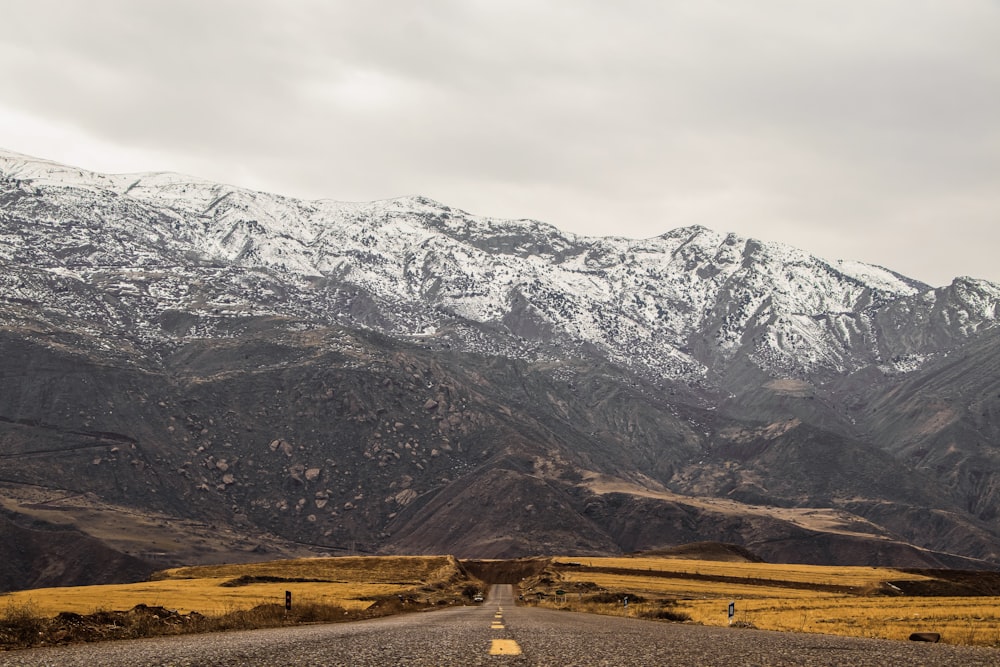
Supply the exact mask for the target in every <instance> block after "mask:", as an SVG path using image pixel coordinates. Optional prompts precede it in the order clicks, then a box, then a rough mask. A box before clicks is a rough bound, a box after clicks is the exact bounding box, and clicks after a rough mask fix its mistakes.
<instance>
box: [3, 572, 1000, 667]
mask: <svg viewBox="0 0 1000 667" xmlns="http://www.w3.org/2000/svg"><path fill="white" fill-rule="evenodd" d="M0 665H11V666H15V665H16V666H23V665H52V666H56V665H58V666H59V667H74V666H77V665H79V666H80V667H83V666H86V667H98V666H102V665H130V666H133V665H162V666H165V665H199V666H201V665H204V666H212V667H214V666H220V667H221V666H225V667H235V666H236V665H248V666H249V665H253V666H254V667H269V666H276V665H282V666H285V665H296V666H320V665H323V666H327V665H352V666H353V665H358V666H363V667H374V666H378V667H384V666H395V665H409V666H414V667H417V666H419V667H423V666H433V667H446V666H451V665H461V666H465V665H489V666H490V667H507V666H508V665H510V666H514V665H518V666H520V665H558V666H559V667H570V666H573V665H578V666H581V667H582V666H584V665H586V666H591V665H594V666H596V665H608V666H614V667H629V666H632V665H636V666H639V665H641V666H643V667H645V666H650V665H672V666H675V665H698V666H700V667H705V666H711V665H725V666H727V667H732V666H739V667H747V666H750V665H795V666H799V665H838V666H842V667H889V666H891V665H907V666H910V665H948V666H950V667H962V666H966V665H990V666H991V667H995V666H996V665H1000V650H996V649H982V648H971V647H961V646H948V645H944V644H918V643H911V642H889V641H879V640H863V639H849V638H844V637H831V636H825V635H812V634H796V633H777V632H759V631H754V630H737V629H730V628H707V627H701V626H691V625H679V624H672V623H659V622H653V621H640V620H634V619H624V618H615V617H608V616H594V615H589V614H574V613H569V612H560V611H552V610H545V609H536V608H531V607H516V606H515V605H514V601H513V599H512V597H511V587H510V586H494V587H493V590H492V591H491V592H490V596H489V597H488V599H487V601H486V603H485V604H483V605H482V606H477V607H463V608H457V609H447V610H443V611H433V612H426V613H417V614H407V615H404V616H395V617H392V618H385V619H378V620H373V621H363V622H359V623H341V624H332V625H317V626H308V627H298V628H290V629H287V628H279V629H273V630H257V631H253V632H229V633H219V634H211V635H189V636H185V637H169V638H159V639H147V640H137V641H127V642H105V643H100V644H84V645H77V646H65V647H53V648H44V649H31V650H27V651H12V652H9V653H0Z"/></svg>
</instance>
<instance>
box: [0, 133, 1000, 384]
mask: <svg viewBox="0 0 1000 667" xmlns="http://www.w3.org/2000/svg"><path fill="white" fill-rule="evenodd" d="M0 165H2V169H3V173H4V174H5V175H6V182H5V185H6V187H5V190H6V192H5V199H4V214H5V216H6V217H7V218H8V219H14V220H17V219H25V218H29V219H32V220H33V221H34V224H33V225H15V226H11V225H7V227H8V228H7V229H5V237H4V240H5V243H4V253H5V255H4V258H5V259H6V260H7V261H10V262H21V263H24V264H29V265H31V266H33V267H36V268H38V269H40V270H44V271H48V272H57V273H58V272H60V271H70V272H73V273H71V274H69V275H76V276H77V277H78V278H80V279H81V280H83V281H84V282H90V281H91V279H92V278H94V277H96V276H97V275H100V276H101V279H102V280H104V281H108V280H113V281H116V283H117V286H118V289H119V291H120V292H121V293H122V294H123V298H124V295H125V294H127V293H130V292H131V293H133V294H134V295H136V296H140V297H141V296H149V295H151V294H152V295H156V296H157V297H158V298H167V299H168V301H167V302H166V303H164V302H163V301H160V302H159V303H160V304H161V305H168V306H169V307H171V308H176V307H181V308H185V309H191V308H195V309H197V308H198V307H199V303H198V301H199V300H204V303H202V304H201V307H209V306H212V307H215V308H218V309H219V310H220V312H221V311H222V310H223V309H225V311H226V312H230V313H231V312H234V311H236V312H238V311H241V310H242V311H250V310H253V311H254V312H256V313H257V314H263V313H272V314H275V315H286V316H295V317H302V316H309V317H310V318H315V319H317V320H318V321H320V322H327V321H338V320H339V321H342V322H349V321H350V319H345V315H346V314H349V313H350V312H351V311H350V308H349V307H348V305H349V303H350V302H351V299H350V297H340V298H343V299H344V302H343V304H339V305H338V304H334V305H332V306H331V304H330V303H329V302H328V299H329V298H330V294H329V293H328V290H327V293H326V294H323V295H321V296H317V293H318V292H321V291H323V290H324V288H325V287H326V286H328V285H330V284H336V285H338V286H346V285H350V286H351V287H350V290H351V291H352V292H353V291H354V290H358V291H360V292H361V293H363V294H364V296H365V298H369V299H372V300H374V301H375V302H376V303H378V304H379V305H380V307H379V308H378V311H379V316H380V317H379V318H377V320H375V321H371V322H369V324H370V325H371V326H374V327H376V328H378V329H381V330H383V331H385V332H387V333H389V334H392V335H426V334H428V333H430V332H436V331H438V330H440V329H442V328H443V327H445V326H447V325H449V324H451V325H453V327H452V328H453V330H454V334H453V336H454V337H455V338H456V340H455V343H456V344H459V345H461V346H463V347H467V348H469V349H477V348H478V347H479V346H480V345H481V344H482V340H481V336H479V335H477V334H475V333H474V332H470V331H466V330H465V329H466V326H465V323H466V322H468V323H476V324H481V325H486V326H489V327H492V328H495V329H496V330H497V331H498V332H501V333H506V334H510V335H511V336H513V337H514V338H515V339H516V340H517V341H518V342H520V341H521V340H522V339H523V340H524V341H528V343H527V345H528V346H529V347H532V348H533V352H535V353H541V350H542V349H543V348H544V347H545V345H546V344H558V347H559V348H560V349H565V347H566V346H570V347H571V348H572V347H579V346H582V345H593V346H595V347H596V348H597V349H599V350H601V351H602V353H604V354H606V355H608V357H609V358H610V359H611V360H613V361H614V362H615V363H619V364H623V365H627V366H631V367H634V368H636V369H641V370H643V371H645V372H647V373H648V374H650V375H652V376H660V377H664V378H671V379H677V378H684V379H687V380H696V379H700V378H704V377H705V376H706V375H708V374H709V373H710V372H718V371H719V370H720V369H721V368H724V367H725V366H726V364H727V362H729V361H730V360H732V359H733V358H734V357H736V356H738V355H741V354H742V355H746V356H747V357H749V358H750V359H751V360H752V361H753V363H754V364H755V365H757V366H759V367H760V368H761V369H762V370H764V371H765V372H778V373H782V374H795V375H806V374H814V373H836V374H842V373H847V372H852V371H856V370H858V369H860V368H864V367H867V366H869V365H872V364H877V365H880V366H881V367H882V368H883V369H884V370H885V371H887V372H895V371H901V370H910V369H912V368H913V367H914V366H915V365H919V364H920V363H922V362H923V361H926V359H928V358H929V357H932V356H934V355H936V354H940V353H941V352H943V351H946V350H947V349H948V347H949V346H950V345H953V344H954V343H955V341H956V340H958V341H961V340H963V339H965V338H967V337H968V336H969V335H971V334H973V333H975V332H978V331H981V330H983V329H988V328H992V327H994V326H996V322H997V303H998V302H1000V288H998V287H997V286H996V285H993V284H990V283H987V282H985V281H974V280H971V279H961V280H957V281H956V282H955V283H954V284H953V285H952V286H950V287H949V288H944V289H942V290H932V289H930V288H929V287H927V286H926V285H922V284H920V283H918V282H916V281H913V280H910V279H907V278H905V277H903V276H900V275H899V274H896V273H893V272H892V271H889V270H887V269H883V268H881V267H876V266H871V265H866V264H861V263H858V262H846V261H836V262H831V261H827V260H823V259H819V258H816V257H812V256H810V255H808V254H806V253H804V252H802V251H800V250H797V249H795V248H792V247H790V246H786V245H782V244H778V243H764V242H760V241H755V240H752V239H743V238H740V237H737V236H735V235H733V234H729V235H724V234H719V233H716V232H713V231H711V230H709V229H706V228H704V227H690V228H682V229H675V230H673V231H670V232H667V233H665V234H663V235H662V236H659V237H656V238H651V239H644V240H632V239H624V238H583V237H578V236H575V235H572V234H567V233H562V232H560V231H559V230H557V229H555V228H553V227H551V226H548V225H545V224H542V223H539V222H534V221H528V220H515V221H510V220H497V219H493V218H484V217H478V216H473V215H470V214H468V213H465V212H463V211H458V210H455V209H451V208H449V207H447V206H445V205H442V204H438V203H436V202H433V201H430V200H427V199H424V198H419V197H417V198H402V199H395V200H389V201H381V202H373V203H364V204H347V203H341V202H333V201H314V202H305V201H299V200H294V199H289V198H286V197H281V196H277V195H270V194H266V193H260V192H253V191H249V190H242V189H239V188H234V187H230V186H224V185H219V184H215V183H209V182H205V181H200V180H197V179H192V178H188V177H183V176H179V175H174V174H139V175H114V176H108V175H103V174H93V173H88V172H84V171H81V170H78V169H73V168H69V167H63V166H61V165H56V164H52V163H47V162H43V161H39V160H32V159H29V158H24V157H20V156H16V155H12V154H9V153H4V154H0ZM29 193H30V195H31V196H28V194H29ZM40 201H44V202H45V204H44V206H45V208H47V209H48V210H46V211H41V210H39V209H38V207H39V205H40ZM46 218H48V219H46ZM195 257H196V258H197V262H195V263H196V264H201V265H202V266H201V267H199V272H200V273H202V274H205V275H210V274H211V275H213V282H215V283H216V285H219V282H218V277H217V276H215V275H214V274H212V271H213V270H214V271H215V272H223V273H224V272H226V271H232V270H233V269H241V270H242V273H243V274H244V276H243V277H241V278H240V279H239V280H238V281H237V284H236V285H232V286H231V287H232V289H230V290H228V293H225V294H222V293H219V294H209V295H206V294H204V293H203V292H201V291H198V292H197V293H192V292H191V291H190V289H188V290H187V291H184V290H183V289H182V288H181V287H180V286H178V285H175V284H173V282H174V281H175V280H176V276H174V275H173V274H162V275H160V276H156V275H153V276H150V275H141V276H140V275H136V274H135V272H134V270H135V269H138V268H149V269H154V268H164V267H180V266H186V265H188V264H192V263H193V262H192V259H193V258H195ZM212 264H215V265H217V266H216V267H213V268H206V267H210V266H211V265H212ZM122 268H126V269H127V271H122V270H121V269H122ZM253 269H259V270H263V271H267V272H268V277H269V279H271V280H274V281H277V282H281V283H284V284H285V286H284V287H283V289H282V290H281V291H282V292H283V294H282V297H281V298H270V299H269V298H268V297H270V296H276V294H275V295H271V294H268V288H266V287H263V286H261V287H259V291H254V290H252V289H249V290H248V289H246V287H247V286H246V285H245V284H244V283H245V282H246V281H247V277H246V271H247V270H253ZM249 275H253V274H252V273H251V274H249ZM317 284H320V285H323V286H324V287H323V288H316V287H315V285H317ZM219 287H220V288H221V287H222V286H221V285H219ZM8 289H9V290H11V291H10V293H11V294H12V295H14V296H20V298H32V296H31V294H30V288H29V287H27V286H25V287H24V288H20V290H19V289H17V288H16V287H14V286H8ZM178 289H181V291H180V292H178ZM272 291H273V290H272ZM171 296H173V297H174V298H170V297H171ZM213 304H214V305H213ZM125 305H127V306H129V307H130V306H132V305H133V304H130V303H127V304H125ZM900 317H905V318H908V321H910V322H913V321H916V322H919V323H920V324H921V325H922V326H923V327H924V328H925V329H926V331H923V332H910V331H909V330H910V329H911V327H909V326H907V327H904V328H905V329H906V330H907V334H906V335H897V334H896V333H895V332H896V331H897V330H898V329H900V328H901V327H899V323H900ZM376 321H377V324H376V323H375V322H376ZM492 344H493V345H496V344H497V343H496V342H493V343H492ZM514 344H515V343H513V342H510V341H508V342H506V343H505V344H504V345H502V346H501V347H500V348H498V349H495V350H489V351H495V352H502V353H508V352H509V353H512V354H517V353H523V352H524V350H515V349H514V348H511V347H510V346H511V345H514ZM521 347H523V345H522V346H521ZM484 351H485V350H484Z"/></svg>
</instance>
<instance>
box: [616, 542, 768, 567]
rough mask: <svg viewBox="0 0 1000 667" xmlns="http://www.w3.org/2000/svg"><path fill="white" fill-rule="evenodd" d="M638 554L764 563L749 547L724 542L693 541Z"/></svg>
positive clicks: (638, 554)
mask: <svg viewBox="0 0 1000 667" xmlns="http://www.w3.org/2000/svg"><path fill="white" fill-rule="evenodd" d="M636 555H637V556H656V557H659V558H686V559H691V560H715V561H725V562H731V563H763V562H765V561H764V559H763V558H761V557H760V556H758V555H757V554H755V553H753V552H752V551H750V550H749V549H744V548H743V547H741V546H739V545H736V544H724V543H722V542H693V543H691V544H682V545H680V546H676V547H664V548H662V549H651V550H648V551H641V552H639V553H637V554H636Z"/></svg>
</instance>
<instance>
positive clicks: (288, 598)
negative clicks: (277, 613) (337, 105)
mask: <svg viewBox="0 0 1000 667" xmlns="http://www.w3.org/2000/svg"><path fill="white" fill-rule="evenodd" d="M291 610H292V592H291V591H285V612H289V611H291Z"/></svg>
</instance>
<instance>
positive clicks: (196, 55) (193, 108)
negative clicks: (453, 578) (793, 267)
mask: <svg viewBox="0 0 1000 667" xmlns="http://www.w3.org/2000/svg"><path fill="white" fill-rule="evenodd" d="M0 146H2V147H3V148H7V149H10V150H15V151H19V152H22V153H27V154H29V155H35V156H38V157H44V158H49V159H54V160H57V161H62V162H68V163H70V164H75V165H78V166H81V167H85V168H90V169H94V170H97V171H114V172H120V171H161V170H163V171H180V172H184V173H188V174H193V175H197V176H202V177H205V178H209V179H212V180H218V181H223V182H227V183H232V184H235V185H243V186H248V187H253V188H258V189H263V190H268V191H272V192H279V193H282V194H287V195H292V196H298V197H306V198H332V199H340V200H352V201H360V200H371V199H383V198H387V197H395V196H401V195H411V194H422V195H426V196H428V197H431V198H434V199H437V200H439V201H441V202H443V203H445V204H448V205H450V206H455V207H459V208H463V209H465V210H467V211H470V212H472V213H476V214H481V215H492V216H499V217H511V218H535V219H538V220H542V221H545V222H549V223H551V224H553V225H555V226H557V227H559V228H561V229H564V230H567V231H572V232H576V233H579V234H587V235H612V234H613V235H620V236H630V237H635V238H643V237H648V236H655V235H657V234H661V233H663V232H666V231H668V230H670V229H673V228H675V227H681V226H685V225H690V224H702V225H705V226H707V227H710V228H712V229H715V230H717V231H720V232H736V233H737V234H740V235H742V236H750V237H754V238H759V239H764V240H772V241H783V242H786V243H790V244H792V245H796V246H798V247H801V248H803V249H805V250H807V251H810V252H812V253H814V254H817V255H819V256H821V257H824V258H827V259H857V260H862V261H867V262H872V263H875V264H880V265H883V266H886V267H888V268H891V269H894V270H896V271H899V272H901V273H903V274H905V275H908V276H910V277H913V278H916V279H918V280H923V281H925V282H928V283H931V284H933V285H944V284H947V283H949V282H951V279H952V278H953V277H955V276H959V275H971V276H974V277H979V278H986V279H990V280H993V281H997V282H1000V259H998V256H1000V0H936V1H935V0H753V1H752V2H751V1H748V0H730V1H724V0H697V1H695V0H692V1H690V2H684V1H672V0H660V1H655V0H648V1H647V0H616V1H615V2H608V1H607V0H564V1H551V2H549V1H545V0H526V1H521V0H452V1H448V0H430V1H427V2H420V1H419V0H397V1H391V0H365V1H361V0H344V1H340V0H330V1H322V2H321V1H319V0H317V1H297V0H282V1H280V2H279V1H278V0H274V1H265V0H239V1H232V2H229V1H221V0H215V1H213V0H197V1H188V0H163V1H143V0H120V1H111V0H87V1H85V2H84V1H79V2H77V1H69V0H31V2H27V1H25V0H0Z"/></svg>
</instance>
